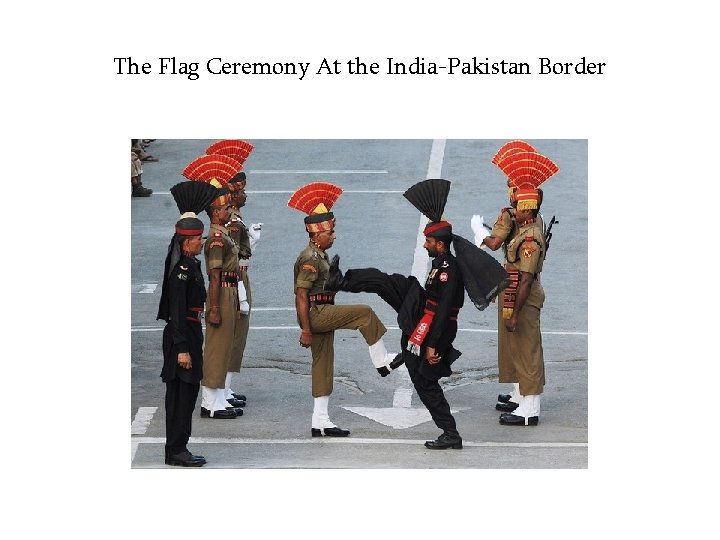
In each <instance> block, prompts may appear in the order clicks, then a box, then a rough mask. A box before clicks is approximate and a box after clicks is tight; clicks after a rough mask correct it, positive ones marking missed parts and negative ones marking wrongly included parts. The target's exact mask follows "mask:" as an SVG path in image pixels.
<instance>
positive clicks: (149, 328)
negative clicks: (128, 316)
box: [130, 308, 588, 336]
mask: <svg viewBox="0 0 720 540" xmlns="http://www.w3.org/2000/svg"><path fill="white" fill-rule="evenodd" d="M253 311H255V309H253ZM292 311H295V308H292ZM164 328H165V327H164V326H135V327H132V328H130V331H131V332H162V331H163V329H164ZM203 328H205V325H203ZM385 328H387V329H388V330H399V328H398V327H397V326H385ZM250 330H296V331H297V330H300V327H298V326H251V327H250ZM458 332H484V333H487V334H497V330H492V329H490V328H487V329H486V328H458ZM541 334H542V335H545V336H587V335H588V333H587V332H562V331H552V330H543V331H542V332H541Z"/></svg>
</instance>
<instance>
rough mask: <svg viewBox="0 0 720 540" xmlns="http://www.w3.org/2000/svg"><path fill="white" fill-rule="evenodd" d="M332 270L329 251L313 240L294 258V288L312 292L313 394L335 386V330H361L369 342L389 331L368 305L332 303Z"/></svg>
mask: <svg viewBox="0 0 720 540" xmlns="http://www.w3.org/2000/svg"><path fill="white" fill-rule="evenodd" d="M329 271H330V261H329V260H328V256H327V253H324V252H322V251H321V250H320V249H318V248H317V247H315V245H313V244H312V243H310V244H309V245H308V247H306V248H305V249H304V250H303V251H302V252H300V255H298V258H297V260H296V261H295V268H294V276H295V289H297V288H301V289H307V290H308V291H309V296H310V329H311V330H312V333H313V336H312V345H311V346H310V350H311V351H312V359H313V360H312V395H313V397H321V396H329V395H330V394H331V393H332V390H333V369H334V359H335V349H334V339H335V330H340V329H343V330H359V331H360V333H361V334H362V336H363V338H365V342H366V343H367V344H368V345H373V344H375V343H377V342H378V341H379V340H380V338H382V337H383V335H385V332H387V329H386V328H385V326H384V325H383V323H382V322H381V321H380V319H378V317H377V315H375V312H374V311H373V310H372V309H371V308H370V307H369V306H366V305H363V304H356V305H347V306H336V305H334V304H331V303H329V302H334V296H335V292H331V291H325V289H324V287H325V282H326V281H327V278H328V274H329ZM293 292H294V290H293ZM325 302H327V303H325Z"/></svg>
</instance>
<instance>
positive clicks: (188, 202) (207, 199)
mask: <svg viewBox="0 0 720 540" xmlns="http://www.w3.org/2000/svg"><path fill="white" fill-rule="evenodd" d="M218 191H219V190H218V188H216V187H215V186H213V185H211V184H208V183H205V182H191V181H187V182H180V183H179V184H175V185H174V186H173V187H171V188H170V193H171V194H172V196H173V199H175V204H177V207H178V210H180V213H181V214H185V213H186V212H193V213H194V214H199V213H200V212H202V211H203V210H205V209H206V208H207V207H208V206H210V203H211V202H212V201H214V200H215V199H217V198H218V197H219V196H220V193H218Z"/></svg>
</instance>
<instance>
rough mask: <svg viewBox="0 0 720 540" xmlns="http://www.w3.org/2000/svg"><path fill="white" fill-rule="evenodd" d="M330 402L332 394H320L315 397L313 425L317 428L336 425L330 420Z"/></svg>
mask: <svg viewBox="0 0 720 540" xmlns="http://www.w3.org/2000/svg"><path fill="white" fill-rule="evenodd" d="M329 402H330V396H320V397H316V398H314V407H313V415H312V427H313V428H315V429H323V428H331V427H336V426H335V424H333V423H332V422H331V421H330V415H329V414H328V403H329Z"/></svg>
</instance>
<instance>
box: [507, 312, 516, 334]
mask: <svg viewBox="0 0 720 540" xmlns="http://www.w3.org/2000/svg"><path fill="white" fill-rule="evenodd" d="M516 327H517V317H516V316H515V314H514V313H513V315H512V317H510V318H509V319H507V320H506V321H505V329H506V330H507V331H508V332H514V331H515V328H516Z"/></svg>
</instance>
